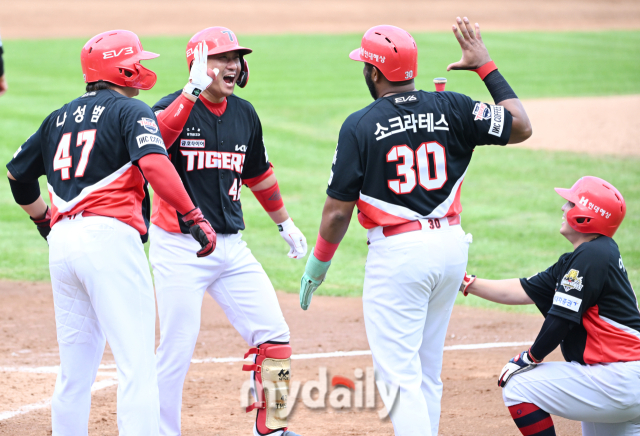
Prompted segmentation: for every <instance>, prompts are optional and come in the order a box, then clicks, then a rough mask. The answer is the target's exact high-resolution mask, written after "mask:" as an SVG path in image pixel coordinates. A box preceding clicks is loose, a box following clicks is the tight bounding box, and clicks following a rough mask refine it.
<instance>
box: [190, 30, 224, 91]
mask: <svg viewBox="0 0 640 436" xmlns="http://www.w3.org/2000/svg"><path fill="white" fill-rule="evenodd" d="M208 52H209V47H207V43H206V42H204V41H202V42H200V43H198V45H197V46H196V49H195V50H194V51H193V63H192V64H191V73H190V74H189V82H187V84H186V85H185V87H184V88H183V89H182V90H183V91H184V92H186V93H187V94H191V95H195V96H196V97H197V96H199V95H200V93H201V92H202V91H204V90H205V89H207V88H208V87H209V85H211V83H212V82H213V80H214V79H215V78H217V77H218V73H219V72H220V70H218V69H217V68H214V69H213V70H211V69H209V68H207V53H208Z"/></svg>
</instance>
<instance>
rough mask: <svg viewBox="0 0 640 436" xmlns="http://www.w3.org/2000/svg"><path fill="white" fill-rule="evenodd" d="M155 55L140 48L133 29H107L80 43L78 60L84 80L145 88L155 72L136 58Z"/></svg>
mask: <svg viewBox="0 0 640 436" xmlns="http://www.w3.org/2000/svg"><path fill="white" fill-rule="evenodd" d="M158 56H160V55H158V54H156V53H151V52H148V51H144V50H143V49H142V43H141V42H140V39H139V38H138V35H136V34H135V33H133V32H129V31H128V30H111V31H109V32H103V33H100V34H99V35H96V36H94V37H93V38H91V39H90V40H89V41H88V42H87V43H86V44H85V45H84V47H82V52H80V63H81V64H82V72H83V73H84V81H85V82H86V83H91V82H97V81H98V80H104V81H105V82H110V83H113V84H114V85H119V86H128V87H131V88H137V89H145V90H146V89H151V88H153V85H155V84H156V80H157V76H156V73H154V72H153V71H151V70H149V69H147V68H145V67H143V66H142V65H140V61H141V60H146V59H153V58H157V57H158Z"/></svg>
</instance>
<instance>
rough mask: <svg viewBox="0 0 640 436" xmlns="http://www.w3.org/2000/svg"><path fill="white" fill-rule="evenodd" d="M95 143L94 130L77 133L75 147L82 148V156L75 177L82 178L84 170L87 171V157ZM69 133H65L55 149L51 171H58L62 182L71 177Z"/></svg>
mask: <svg viewBox="0 0 640 436" xmlns="http://www.w3.org/2000/svg"><path fill="white" fill-rule="evenodd" d="M95 142H96V129H92V130H83V131H82V132H78V137H77V140H76V147H83V148H82V154H81V155H80V161H79V162H78V167H77V168H76V173H75V176H76V177H82V176H84V170H85V169H87V164H88V163H89V155H90V154H91V150H92V149H93V144H94V143H95ZM70 148H71V133H65V134H64V135H62V139H60V144H58V148H57V149H56V154H55V156H54V157H53V171H60V177H61V178H62V180H69V178H70V177H71V174H70V171H69V170H70V168H71V167H72V166H73V162H72V157H71V150H70Z"/></svg>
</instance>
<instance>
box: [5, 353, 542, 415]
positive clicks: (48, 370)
mask: <svg viewBox="0 0 640 436" xmlns="http://www.w3.org/2000/svg"><path fill="white" fill-rule="evenodd" d="M531 344H532V342H531V341H526V342H488V343H484V344H460V345H449V346H446V347H444V351H456V350H482V349H488V348H508V347H519V346H525V345H531ZM370 355H371V350H356V351H332V352H328V353H307V354H293V355H292V356H291V359H292V360H306V359H325V358H331V357H353V356H370ZM245 361H252V359H251V358H247V359H244V358H242V357H208V358H205V359H191V363H195V364H197V363H234V362H245ZM58 369H60V366H59V365H56V366H39V367H28V366H18V367H13V366H5V367H0V372H24V373H32V374H33V373H35V374H57V373H58ZM99 369H101V370H103V371H99V372H98V376H113V377H112V378H108V379H104V380H100V381H96V382H95V383H93V386H92V387H91V392H96V391H99V390H101V389H105V388H108V387H110V386H114V385H117V384H118V378H117V375H116V374H114V373H113V372H104V370H114V369H116V365H115V364H104V365H100V367H99ZM50 405H51V399H50V398H49V399H47V400H42V401H39V402H37V403H33V404H27V405H26V406H22V407H20V408H19V409H16V410H11V411H7V412H0V421H4V420H7V419H10V418H13V417H14V416H18V415H24V414H25V413H29V412H32V411H34V410H38V409H43V408H45V407H49V406H50Z"/></svg>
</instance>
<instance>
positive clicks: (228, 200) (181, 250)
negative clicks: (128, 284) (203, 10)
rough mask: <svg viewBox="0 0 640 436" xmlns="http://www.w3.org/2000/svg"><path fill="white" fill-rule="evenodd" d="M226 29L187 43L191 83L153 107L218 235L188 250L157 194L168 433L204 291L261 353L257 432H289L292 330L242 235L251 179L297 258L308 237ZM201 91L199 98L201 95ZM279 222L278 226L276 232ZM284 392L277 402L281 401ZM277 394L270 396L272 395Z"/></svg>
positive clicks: (256, 375)
mask: <svg viewBox="0 0 640 436" xmlns="http://www.w3.org/2000/svg"><path fill="white" fill-rule="evenodd" d="M249 53H251V49H248V48H246V47H242V46H240V45H239V44H238V40H237V38H236V36H235V34H234V33H233V32H232V31H231V30H229V29H227V28H224V27H211V28H208V29H205V30H202V31H200V32H198V33H196V34H195V35H194V36H193V37H192V38H191V40H190V41H189V43H188V45H187V52H186V57H187V65H188V67H189V71H190V79H189V83H187V85H186V86H185V88H184V89H182V90H179V91H177V92H175V93H173V94H170V95H168V96H166V97H164V98H163V99H161V100H160V101H159V102H158V103H156V105H155V106H154V107H153V110H154V111H155V112H156V114H157V116H158V122H159V124H160V130H161V132H162V136H163V138H164V139H165V142H166V144H167V148H168V152H169V155H170V158H171V161H172V162H173V164H174V166H175V168H176V170H177V171H178V173H179V174H180V177H181V179H182V181H183V182H184V184H185V186H186V189H187V191H188V192H189V196H190V197H191V199H193V201H194V203H196V204H198V205H199V207H200V208H201V209H202V210H203V213H204V216H205V217H206V218H207V219H208V220H209V221H210V222H211V223H212V225H213V228H214V229H215V230H216V232H217V233H218V240H217V241H218V245H217V248H216V251H215V253H214V254H213V255H212V256H210V257H208V258H206V259H191V258H189V257H187V256H185V255H184V254H185V253H188V252H190V251H191V250H192V245H193V244H192V241H191V239H190V238H189V237H188V236H186V235H185V234H184V233H185V232H186V228H185V227H184V225H183V224H182V223H181V220H180V219H179V217H180V215H179V214H178V213H176V210H175V209H174V208H172V207H171V206H170V205H168V204H167V203H166V202H165V201H164V197H163V196H162V195H159V196H154V201H153V215H152V218H151V220H152V223H153V224H152V227H151V231H150V233H151V247H150V260H151V264H152V266H153V272H154V277H155V285H156V295H157V298H158V313H159V316H160V331H161V336H160V346H159V347H158V351H157V362H158V363H157V365H158V385H159V388H160V408H161V426H160V431H161V434H162V435H163V436H174V435H179V434H180V413H181V406H182V389H183V385H184V379H185V376H186V374H187V371H188V369H189V364H190V361H191V356H192V355H193V351H194V347H195V344H196V339H197V337H198V332H199V330H200V313H201V308H202V299H203V297H204V294H205V292H207V293H209V294H210V295H211V296H212V297H213V298H214V299H215V300H216V301H217V302H218V304H220V306H221V307H222V309H223V310H224V312H225V314H226V315H227V318H228V319H229V321H230V322H231V324H232V325H233V326H234V327H235V328H236V330H238V332H239V333H240V335H241V336H242V338H243V339H244V340H245V341H246V342H247V343H248V344H249V346H250V347H251V348H250V349H249V350H248V352H247V354H246V355H245V357H248V356H249V355H255V356H256V357H255V364H254V365H245V366H244V367H243V370H245V371H251V379H252V382H253V390H254V395H255V397H256V402H255V403H253V404H252V405H251V406H249V407H248V408H247V412H249V411H251V410H254V409H256V410H257V414H256V421H255V425H254V430H253V432H254V434H255V435H265V434H270V435H274V436H279V435H288V436H294V435H295V433H293V432H291V431H288V430H287V419H286V416H287V408H286V407H287V404H286V398H287V394H288V386H289V371H290V359H289V358H290V356H291V347H290V346H289V327H288V326H287V323H286V322H285V320H284V317H283V316H282V312H281V310H280V306H279V304H278V300H277V298H276V294H275V291H274V289H273V286H272V285H271V282H270V281H269V278H268V277H267V275H266V273H265V272H264V270H263V269H262V266H261V265H260V263H258V261H257V260H256V259H255V257H254V256H253V255H252V254H251V251H250V250H249V249H248V248H247V246H246V243H245V242H244V241H243V240H242V236H241V234H240V233H239V232H240V231H241V230H244V228H245V226H244V220H243V218H242V206H241V202H240V191H241V189H242V186H243V185H247V186H248V187H249V188H250V189H251V191H252V192H253V193H254V195H255V196H256V198H257V199H258V201H259V202H260V203H261V204H262V206H263V207H264V209H265V210H266V211H267V213H268V214H269V216H270V217H271V219H273V221H274V222H275V223H276V224H277V228H278V230H279V233H280V235H281V236H282V237H283V238H284V239H285V241H286V242H287V244H288V246H289V257H291V258H302V257H304V256H305V254H306V250H307V247H306V240H305V238H304V236H303V234H302V232H300V230H298V229H297V227H296V226H295V225H294V224H293V221H291V218H289V215H288V214H287V210H286V208H285V207H284V203H283V201H282V197H281V195H280V190H279V188H278V183H277V180H276V177H275V174H274V173H273V170H272V165H271V164H270V162H269V158H268V156H267V152H266V149H265V147H264V142H263V139H262V126H261V124H260V119H259V118H258V115H257V113H256V111H255V109H254V108H253V106H252V105H251V104H250V103H249V102H247V101H246V100H243V99H241V98H239V97H237V96H235V95H234V94H233V91H234V89H235V86H236V85H238V86H240V87H244V86H246V84H247V81H248V79H249V67H248V63H247V61H246V60H245V56H246V55H248V54H249ZM198 97H199V98H198ZM275 228H276V226H274V230H275ZM274 398H275V401H273V399H274ZM269 399H271V401H270V400H269Z"/></svg>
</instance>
